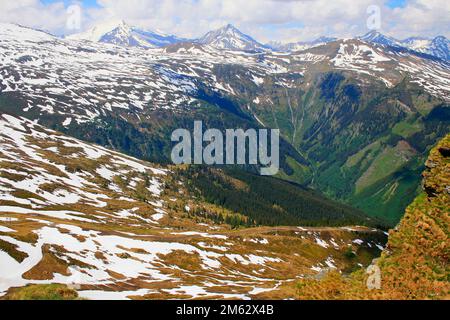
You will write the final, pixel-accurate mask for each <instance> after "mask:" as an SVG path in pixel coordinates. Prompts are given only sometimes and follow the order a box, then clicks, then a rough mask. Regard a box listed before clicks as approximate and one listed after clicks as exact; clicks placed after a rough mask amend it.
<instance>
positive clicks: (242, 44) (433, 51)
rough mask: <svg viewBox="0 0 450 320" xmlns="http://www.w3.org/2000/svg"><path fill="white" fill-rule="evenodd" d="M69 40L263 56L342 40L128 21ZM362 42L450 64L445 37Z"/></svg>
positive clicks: (375, 35) (374, 37) (371, 36)
mask: <svg viewBox="0 0 450 320" xmlns="http://www.w3.org/2000/svg"><path fill="white" fill-rule="evenodd" d="M67 38H68V39H72V40H89V41H94V42H101V43H111V44H115V45H120V46H131V47H142V48H157V47H165V46H168V45H172V44H176V43H181V42H188V43H198V44H201V45H208V46H211V47H213V48H215V49H223V50H237V51H261V52H264V51H266V50H275V51H281V52H294V51H302V50H306V49H310V48H313V47H317V46H320V45H324V44H327V43H329V42H333V41H336V40H338V39H337V38H332V37H320V38H318V39H316V40H313V41H303V42H302V41H300V42H295V43H280V42H269V43H268V44H265V45H264V44H261V43H259V42H258V41H256V40H255V39H253V38H252V37H250V36H249V35H246V34H244V33H242V32H241V31H240V30H239V29H237V28H236V27H235V26H233V25H231V24H228V25H226V26H224V27H222V28H219V29H217V30H213V31H210V32H208V33H207V34H205V35H204V36H203V37H201V38H199V39H184V38H178V37H176V36H173V35H166V34H163V33H160V32H154V31H149V30H142V29H140V28H138V27H132V26H129V25H128V24H127V23H126V22H124V21H119V22H108V23H104V24H99V25H97V26H95V27H93V28H91V29H89V30H88V31H86V32H83V33H80V34H74V35H71V36H68V37H67ZM358 39H360V40H363V41H366V42H370V43H376V44H381V45H387V46H392V47H398V48H407V49H410V50H414V51H417V52H421V53H425V54H429V55H432V56H435V57H438V58H440V59H443V60H450V48H449V40H448V39H447V38H445V37H444V36H438V37H436V38H434V39H428V38H418V37H411V38H408V39H405V40H403V41H401V40H397V39H394V38H392V37H389V36H385V35H383V34H381V33H380V32H378V31H371V32H369V33H367V34H366V35H364V36H362V37H358Z"/></svg>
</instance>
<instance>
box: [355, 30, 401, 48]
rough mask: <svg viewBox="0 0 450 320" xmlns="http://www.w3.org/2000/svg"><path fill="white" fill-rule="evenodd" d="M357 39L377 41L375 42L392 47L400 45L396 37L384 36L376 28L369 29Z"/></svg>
mask: <svg viewBox="0 0 450 320" xmlns="http://www.w3.org/2000/svg"><path fill="white" fill-rule="evenodd" d="M359 40H362V41H365V42H372V43H377V44H381V45H386V46H392V47H401V46H402V45H401V43H400V41H398V40H397V39H395V38H393V37H389V36H386V35H384V34H382V33H381V32H379V31H377V30H371V31H369V32H368V33H366V34H365V35H363V36H362V37H359Z"/></svg>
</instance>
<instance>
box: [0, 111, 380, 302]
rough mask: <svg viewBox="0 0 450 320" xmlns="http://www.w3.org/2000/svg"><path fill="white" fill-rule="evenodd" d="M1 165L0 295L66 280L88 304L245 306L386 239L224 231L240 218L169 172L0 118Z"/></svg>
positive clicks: (328, 231) (363, 234)
mask: <svg viewBox="0 0 450 320" xmlns="http://www.w3.org/2000/svg"><path fill="white" fill-rule="evenodd" d="M0 163H1V166H0V265H1V268H0V295H5V294H6V298H8V297H12V298H13V297H23V296H25V297H26V296H28V295H31V294H33V295H34V297H35V299H36V298H39V297H36V294H37V293H39V292H41V294H43V295H44V297H45V294H50V293H48V292H49V291H50V292H51V291H52V290H55V291H59V292H62V291H64V290H65V289H64V287H63V286H56V285H59V284H62V285H69V286H70V288H72V289H75V290H76V291H78V294H79V296H80V297H83V298H88V299H126V298H136V299H173V298H177V299H189V298H210V299H219V298H236V299H248V298H254V297H257V295H258V294H260V293H262V292H266V291H271V290H274V289H276V288H277V287H278V286H279V285H281V284H282V283H286V282H290V281H291V280H292V279H295V278H297V277H299V276H302V275H306V274H307V275H315V274H318V273H319V272H321V270H322V269H324V268H327V267H328V268H336V269H339V270H350V269H352V268H355V267H356V266H357V264H362V265H367V264H368V263H370V260H371V259H372V258H373V257H374V256H376V255H377V254H379V252H380V248H382V246H383V243H384V241H385V236H384V234H383V233H382V232H380V231H377V230H373V229H370V228H364V227H354V228H327V227H322V228H300V227H296V226H293V227H277V228H273V227H257V228H245V229H243V228H237V229H232V228H231V226H230V225H229V224H227V223H226V222H228V221H229V222H233V221H236V219H238V218H239V219H244V217H243V216H242V215H239V214H236V213H233V212H232V211H230V210H227V209H226V208H224V207H220V206H219V205H214V204H211V203H207V202H202V200H201V199H199V198H198V197H196V196H192V195H191V194H190V191H189V189H188V188H186V186H187V184H188V182H187V181H186V180H184V178H183V177H182V176H181V175H179V174H177V173H176V168H174V167H171V168H162V167H159V166H155V165H152V164H149V163H146V162H142V161H140V160H137V159H133V158H130V157H128V156H125V155H122V154H119V153H117V152H113V151H109V150H107V149H105V148H102V147H99V146H95V145H91V144H86V143H84V142H82V141H79V140H76V139H73V138H70V137H67V136H64V135H62V134H60V133H57V132H55V131H51V130H48V129H46V128H44V127H42V126H39V125H37V124H35V123H32V122H31V121H29V120H26V119H23V118H22V119H19V118H15V117H12V116H9V115H6V114H2V115H1V116H0ZM227 179H228V180H229V181H234V183H236V187H237V188H238V187H240V186H242V183H240V182H239V181H238V180H237V179H235V178H232V177H231V176H230V177H229V178H227ZM218 214H220V215H221V216H222V217H225V218H226V219H225V220H226V221H220V219H217V216H216V215H218ZM349 245H351V246H353V247H354V250H355V252H357V257H356V258H355V259H353V260H351V261H350V260H348V259H347V258H346V250H347V248H348V246H349ZM29 284H33V285H35V286H33V287H25V286H27V285H29ZM49 284H53V285H54V286H50V287H49V286H48V285H49ZM40 285H44V286H43V287H42V286H40ZM11 288H14V289H11ZM61 290H62V291H61ZM67 294H69V295H70V296H71V297H73V294H72V293H70V291H67Z"/></svg>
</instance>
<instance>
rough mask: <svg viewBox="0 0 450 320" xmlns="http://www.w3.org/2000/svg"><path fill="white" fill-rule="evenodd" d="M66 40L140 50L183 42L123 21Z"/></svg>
mask: <svg viewBox="0 0 450 320" xmlns="http://www.w3.org/2000/svg"><path fill="white" fill-rule="evenodd" d="M67 38H68V39H71V40H88V41H92V42H101V43H112V44H115V45H118V46H127V47H141V48H157V47H163V46H166V45H170V44H174V43H177V42H180V41H184V39H180V38H177V37H175V36H172V35H166V34H163V33H161V32H155V31H150V30H144V29H140V28H138V27H134V26H131V25H129V24H127V23H126V22H125V21H123V20H119V21H112V22H106V23H103V24H99V25H96V26H94V27H93V28H91V29H89V30H88V31H86V32H83V33H80V34H75V35H72V36H69V37H67Z"/></svg>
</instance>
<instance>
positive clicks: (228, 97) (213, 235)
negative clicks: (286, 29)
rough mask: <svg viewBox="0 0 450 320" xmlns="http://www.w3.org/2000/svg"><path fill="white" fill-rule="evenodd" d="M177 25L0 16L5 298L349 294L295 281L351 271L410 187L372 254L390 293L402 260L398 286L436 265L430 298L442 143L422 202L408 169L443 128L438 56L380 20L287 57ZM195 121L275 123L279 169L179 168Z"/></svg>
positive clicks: (439, 261) (0, 238)
mask: <svg viewBox="0 0 450 320" xmlns="http://www.w3.org/2000/svg"><path fill="white" fill-rule="evenodd" d="M156 34H157V35H159V36H161V37H163V38H164V39H165V40H161V38H160V39H159V40H158V41H159V42H158V41H157V40H156V39H157V37H156V36H155V35H156ZM171 37H172V36H165V35H162V34H159V33H153V32H151V31H148V30H147V31H145V32H144V31H141V30H139V29H138V28H133V27H128V26H126V24H125V23H120V24H119V26H118V27H117V26H113V27H112V29H111V27H110V26H109V27H108V28H97V29H95V30H94V29H93V30H91V31H90V32H88V33H87V34H85V35H81V36H73V37H70V38H67V39H61V38H58V37H55V36H52V35H51V34H48V33H45V32H42V31H39V30H34V29H30V28H26V27H22V26H18V25H14V24H0V263H1V265H2V268H0V269H1V270H0V277H1V279H2V281H0V296H3V295H5V294H6V298H8V297H18V296H19V297H30V296H32V297H33V296H36V293H35V292H36V291H38V292H39V294H38V296H39V297H42V296H44V297H55V296H58V294H57V293H55V291H57V292H61V290H62V292H66V291H65V290H68V291H69V293H70V294H69V295H70V296H71V297H74V298H76V297H77V295H79V296H80V297H82V298H87V299H98V298H105V297H106V298H119V299H125V298H136V299H191V298H210V299H226V298H238V299H249V298H264V297H266V298H272V299H273V298H282V299H288V298H298V295H302V296H303V293H304V295H305V296H308V295H319V294H322V293H321V290H315V288H323V289H325V293H323V294H327V293H328V294H330V293H338V294H339V293H342V295H344V294H346V293H345V291H342V290H336V289H334V287H333V286H332V285H333V284H334V283H333V284H331V288H332V289H331V290H328V288H330V287H329V286H328V284H329V282H325V283H323V284H322V283H317V281H314V283H313V284H312V286H310V285H311V284H308V283H306V284H305V285H304V286H303V285H302V283H300V284H299V287H298V288H297V289H293V288H292V286H293V285H294V284H295V283H297V279H299V281H300V279H302V280H306V281H307V280H308V279H313V280H316V279H322V278H324V277H325V276H326V275H327V274H330V275H331V276H333V275H335V274H339V273H342V274H343V275H344V276H345V277H343V278H345V279H347V275H349V274H350V273H351V274H352V275H354V273H353V271H355V272H356V276H357V278H356V280H358V281H359V280H361V279H360V278H358V275H364V274H365V268H366V267H367V266H369V265H370V264H371V263H372V260H373V259H374V258H375V257H378V256H379V255H380V252H381V251H382V250H383V249H384V244H385V243H386V234H385V233H384V232H383V231H381V230H386V229H387V228H390V227H394V226H395V225H397V223H398V222H399V221H401V219H402V217H403V215H404V212H405V208H406V207H407V206H408V205H409V204H410V203H411V201H413V199H415V198H416V197H417V196H418V195H420V196H419V198H417V199H418V200H417V203H416V204H417V205H419V206H420V210H422V209H424V210H425V211H424V212H426V213H427V214H417V215H416V214H415V212H416V211H417V210H416V209H417V208H416V207H412V208H411V209H410V210H412V214H409V215H408V216H407V217H406V218H405V219H404V220H403V223H402V224H401V226H402V225H403V227H402V229H401V230H405V231H402V235H401V236H400V237H399V236H397V237H396V236H395V235H396V231H393V232H391V239H390V242H389V243H390V244H389V247H388V248H387V249H386V251H385V255H386V256H389V255H390V254H391V250H390V248H391V247H394V248H395V247H397V248H398V247H401V248H400V249H401V250H397V251H396V252H397V253H395V254H394V255H393V256H392V257H391V258H388V259H387V260H383V261H385V262H383V265H380V267H382V268H385V267H387V268H388V269H386V270H387V272H388V273H389V274H390V275H393V277H394V278H393V280H392V285H393V286H394V287H397V288H392V289H393V290H394V292H398V291H397V290H398V286H397V282H396V281H397V280H395V279H399V278H398V276H400V279H402V278H401V276H402V275H403V277H406V276H407V275H406V276H405V273H403V272H402V266H403V265H404V266H406V267H407V268H408V269H407V270H409V271H408V272H412V274H414V278H412V280H413V281H404V283H405V284H407V286H406V287H405V288H406V290H405V291H408V292H410V293H411V292H412V291H414V290H417V288H416V287H415V285H416V280H415V278H416V277H420V276H421V273H422V271H423V270H422V269H420V270H418V269H417V268H416V266H417V265H418V263H419V264H420V263H422V265H427V266H430V269H432V270H426V273H427V274H432V275H433V278H431V280H430V281H428V280H427V279H425V280H426V281H425V282H421V283H422V285H423V288H424V290H421V289H420V290H417V291H418V292H417V294H419V295H422V294H425V296H431V295H429V292H431V291H433V290H432V289H429V288H431V284H432V283H437V282H435V280H436V279H437V280H439V279H444V280H445V276H444V275H445V271H444V272H443V271H442V270H445V269H442V268H443V267H444V268H445V266H447V265H448V263H447V261H446V260H445V258H446V257H445V244H446V243H448V239H447V238H446V234H445V227H446V225H445V223H446V222H445V219H444V220H442V212H441V211H445V209H446V207H445V204H446V203H448V199H447V198H448V192H447V191H448V190H447V189H448V187H447V186H445V184H446V183H447V181H448V179H447V180H445V179H446V178H447V177H446V176H442V175H440V174H438V173H437V172H436V170H438V169H439V171H442V169H441V168H445V165H446V164H447V162H448V138H447V140H445V141H444V143H443V144H441V145H440V147H438V149H435V150H434V151H432V157H431V158H430V160H429V161H428V162H427V163H426V166H427V168H428V170H426V171H425V175H428V176H430V175H431V177H429V178H428V179H426V181H425V184H424V187H425V190H424V192H425V193H426V195H427V196H426V198H424V195H423V194H421V192H422V191H421V190H422V189H421V187H422V184H421V174H422V172H423V171H424V168H425V165H424V163H425V160H426V158H427V156H428V154H429V152H430V150H431V149H432V148H433V146H434V145H435V144H436V143H437V142H438V141H439V140H441V139H442V138H443V137H444V136H446V135H447V134H448V131H449V128H450V63H449V62H448V61H446V60H443V59H440V58H437V57H434V56H432V55H430V54H428V53H422V52H418V51H415V50H411V49H409V48H405V47H400V46H398V45H396V44H394V43H392V42H391V44H389V45H388V44H386V43H375V41H378V42H383V41H384V40H383V38H382V37H381V36H380V35H377V34H371V35H368V37H367V38H366V39H358V38H356V39H319V40H320V41H317V42H316V43H315V44H313V45H311V46H310V47H308V48H306V49H302V50H300V51H297V50H294V51H285V52H280V51H277V50H269V49H267V48H266V46H262V45H260V44H258V43H257V42H256V41H255V40H253V39H252V38H250V37H248V36H245V35H244V34H242V33H241V32H239V30H237V29H236V28H234V27H233V26H227V27H225V28H223V29H221V30H219V31H215V32H212V33H209V34H208V35H207V36H205V37H203V38H201V39H197V40H186V39H182V40H180V39H176V40H173V41H172V40H170V39H175V38H171ZM169 38H170V39H169ZM83 39H88V40H90V41H85V40H83ZM328 40H330V41H328ZM391 40H392V39H391ZM410 43H414V41H413V40H410ZM416 45H418V44H417V43H416ZM199 120H201V121H203V124H204V129H209V128H216V129H219V130H221V131H224V130H226V129H229V128H242V129H244V130H245V129H249V128H272V129H279V130H280V133H281V140H280V172H279V174H278V175H276V176H274V177H262V176H260V175H258V171H259V170H258V169H259V168H258V167H257V166H231V167H228V166H227V167H223V166H208V167H205V166H175V165H173V164H172V163H171V161H170V153H171V149H172V147H173V143H172V141H171V139H170V138H171V133H172V132H173V131H174V130H175V129H179V128H184V129H188V130H192V129H193V124H194V121H199ZM435 174H436V176H434V175H435ZM442 177H443V178H442ZM430 203H431V204H432V205H433V208H434V207H435V208H434V209H436V211H435V212H434V211H433V212H432V211H427V210H428V209H427V205H428V204H430ZM422 207H424V208H422ZM433 208H432V209H433ZM434 209H433V210H434ZM408 212H410V211H409V210H407V214H408ZM415 221H417V223H415ZM299 226H301V227H299ZM405 227H406V229H405ZM441 229H442V230H444V231H442V230H441ZM422 231H423V232H424V233H423V234H422ZM416 232H417V233H416ZM397 235H398V233H397ZM416 235H419V236H416ZM430 240H433V241H430ZM411 248H416V249H415V250H419V251H416V252H419V253H420V254H417V255H414V256H412V253H413V251H411V250H410V249H411ZM420 248H426V252H424V251H423V250H421V249H420ZM442 252H444V254H441V253H442ZM383 259H384V258H383ZM415 259H417V260H415ZM421 259H426V260H421ZM403 260H405V261H403ZM417 261H419V262H417ZM420 261H422V262H420ZM428 263H429V264H428ZM399 266H400V267H399ZM392 268H395V270H394V269H392ZM399 268H400V269H399ZM333 270H334V271H336V272H334V273H333V272H330V271H333ZM391 271H393V272H391ZM326 279H328V278H325V280H326ZM345 279H341V280H339V281H342V282H347V281H350V282H352V284H356V282H355V283H353V282H354V281H353V280H351V279H353V278H348V279H347V280H345ZM293 280H295V281H293ZM363 280H364V279H363ZM403 280H408V279H404V278H403ZM409 280H411V279H409ZM339 283H341V282H339ZM358 283H361V284H364V283H365V281H360V282H358ZM402 283H403V282H402ZM437 284H438V285H439V286H441V282H439V283H437ZM66 285H68V286H69V287H66ZM348 285H349V286H350V284H348ZM322 286H323V287H322ZM352 288H353V287H349V290H350V293H349V294H351V293H353V294H357V293H358V291H354V290H353V289H352ZM358 288H359V287H358ZM298 289H303V290H304V292H303V293H302V291H301V290H298ZM35 290H36V291H35ZM358 290H359V289H358ZM401 290H403V289H401ZM419 291H420V292H419ZM422 291H424V292H425V293H424V292H422ZM443 291H444V290H443ZM447 291H448V290H447ZM364 293H365V291H364ZM413 294H415V293H413ZM59 295H61V294H59ZM361 297H364V296H361ZM388 297H389V298H392V297H393V296H392V295H389V296H388ZM395 297H404V295H397V296H394V298H395ZM408 297H409V296H408Z"/></svg>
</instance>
